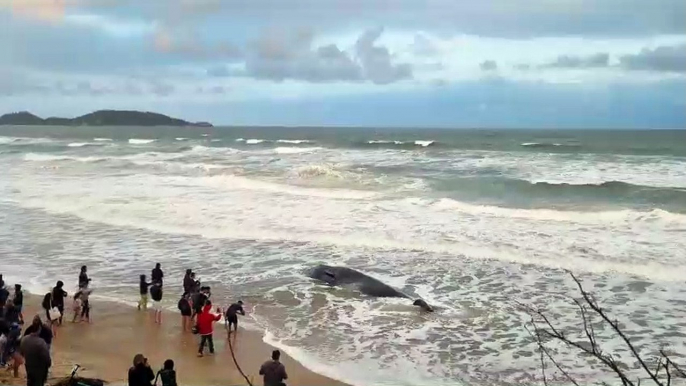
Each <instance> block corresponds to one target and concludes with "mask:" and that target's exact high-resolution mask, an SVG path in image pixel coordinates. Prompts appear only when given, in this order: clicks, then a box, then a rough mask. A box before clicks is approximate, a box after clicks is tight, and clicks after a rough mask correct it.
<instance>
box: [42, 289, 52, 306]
mask: <svg viewBox="0 0 686 386" xmlns="http://www.w3.org/2000/svg"><path fill="white" fill-rule="evenodd" d="M41 306H43V309H44V310H49V309H51V308H52V292H48V293H47V294H45V296H43V303H41Z"/></svg>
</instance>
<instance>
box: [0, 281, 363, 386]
mask: <svg viewBox="0 0 686 386" xmlns="http://www.w3.org/2000/svg"><path fill="white" fill-rule="evenodd" d="M91 299H92V301H91V302H92V309H91V316H92V318H93V323H92V324H88V323H72V322H71V318H72V316H73V313H72V311H71V299H69V298H68V299H67V300H66V302H65V319H64V323H63V325H62V326H61V327H58V329H57V337H56V338H55V340H54V341H53V345H52V357H53V367H52V369H51V374H50V378H49V382H54V381H55V380H58V379H60V378H62V377H65V376H68V375H69V373H70V372H71V369H72V368H73V366H74V365H75V364H79V365H81V370H79V375H81V376H85V377H97V378H101V379H103V380H106V381H107V382H108V383H109V384H126V383H127V371H128V368H129V367H130V366H131V361H132V359H133V356H134V355H135V354H137V353H142V354H144V355H145V356H146V357H147V358H149V360H150V364H151V367H152V368H153V370H154V371H155V372H156V371H157V370H158V369H159V368H161V366H162V363H163V362H164V360H166V359H173V360H174V362H175V363H176V366H175V368H176V371H177V379H178V382H179V384H181V385H208V386H209V385H217V384H223V385H247V382H246V381H245V379H244V378H243V377H242V376H241V374H240V373H239V371H238V369H237V368H236V366H235V364H234V362H233V359H232V357H231V352H230V350H229V345H228V341H227V336H226V330H225V329H224V324H223V322H218V323H216V324H215V330H214V344H215V351H216V354H215V355H205V357H203V358H198V357H197V345H198V341H199V338H198V337H197V336H196V335H193V334H191V333H190V332H186V333H184V332H182V331H181V320H180V319H181V317H180V315H179V314H178V313H174V312H171V311H168V310H164V311H163V321H162V325H161V326H158V325H156V324H155V323H154V321H153V311H152V309H151V307H150V306H149V307H148V310H147V312H144V311H138V310H136V308H133V307H131V306H130V305H126V304H123V303H119V302H115V301H111V300H102V298H101V297H91ZM41 301H42V296H38V295H36V294H33V293H28V292H26V291H25V299H24V319H25V321H26V324H25V325H24V326H23V329H25V328H26V326H27V325H28V324H29V323H30V321H31V319H32V318H33V316H34V315H37V314H38V315H41V316H42V317H43V319H45V316H44V314H45V311H44V310H42V308H41V306H40V303H41ZM264 339H265V338H264V333H261V332H257V331H253V330H251V329H246V328H245V327H244V326H241V328H240V330H239V333H238V335H237V336H234V335H233V334H232V345H233V348H234V353H235V356H236V360H237V361H238V364H239V366H240V367H241V369H242V370H243V371H244V372H245V374H246V375H247V376H248V378H249V379H251V382H252V383H253V384H254V385H261V384H262V378H261V376H259V374H258V370H259V367H260V366H261V364H262V363H263V362H265V361H266V360H268V359H269V358H270V355H271V351H272V350H274V349H276V348H277V347H274V346H272V345H269V344H267V343H265V342H264ZM281 362H282V363H283V364H284V365H285V366H286V371H287V373H288V376H289V379H288V380H287V384H289V385H290V384H293V385H300V386H321V385H331V386H351V385H348V384H346V383H343V382H341V381H337V380H334V379H332V378H329V377H327V376H325V375H322V374H320V373H317V372H314V371H312V370H310V369H309V368H307V367H305V365H304V364H302V363H300V362H298V361H297V360H295V359H294V358H293V357H291V356H290V355H288V354H287V353H286V352H284V351H283V350H282V355H281ZM0 373H2V375H0V384H10V385H23V384H25V382H26V381H25V375H24V370H23V368H22V369H20V378H14V379H13V378H11V376H10V377H9V378H8V377H7V375H10V374H9V373H6V374H5V372H0Z"/></svg>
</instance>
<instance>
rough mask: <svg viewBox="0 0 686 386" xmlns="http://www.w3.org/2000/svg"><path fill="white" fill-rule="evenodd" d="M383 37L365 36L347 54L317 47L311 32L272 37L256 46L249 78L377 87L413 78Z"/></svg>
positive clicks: (248, 66) (369, 33) (373, 33)
mask: <svg viewBox="0 0 686 386" xmlns="http://www.w3.org/2000/svg"><path fill="white" fill-rule="evenodd" d="M382 33H383V29H381V28H378V29H373V30H368V31H366V32H364V33H363V34H362V35H361V36H360V37H359V38H358V39H357V42H356V43H355V49H354V53H348V52H346V51H343V50H341V49H340V48H339V47H338V46H337V45H335V44H328V45H322V46H319V47H313V40H314V34H313V33H312V31H310V30H298V31H296V32H295V33H292V34H291V35H289V36H286V37H284V36H283V35H282V34H275V33H272V34H268V35H266V36H263V37H262V38H261V39H259V40H258V41H257V42H256V43H255V44H254V45H253V52H252V53H251V55H249V56H248V58H247V60H246V63H245V67H246V75H248V76H251V77H255V78H258V79H268V80H274V81H283V80H285V79H295V80H304V81H308V82H331V81H347V82H361V81H369V82H372V83H376V84H388V83H393V82H396V81H399V80H402V79H409V78H412V67H411V66H410V65H409V64H403V63H400V64H395V63H393V60H392V58H391V54H390V52H389V50H388V48H386V47H384V46H379V45H377V44H376V41H377V40H378V39H379V37H380V36H381V34H382ZM227 72H228V70H227V71H222V70H221V69H213V71H212V72H211V75H215V76H219V75H228V74H227ZM208 73H209V72H208Z"/></svg>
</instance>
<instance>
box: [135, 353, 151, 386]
mask: <svg viewBox="0 0 686 386" xmlns="http://www.w3.org/2000/svg"><path fill="white" fill-rule="evenodd" d="M154 380H155V373H154V372H153V371H152V369H151V368H150V364H148V358H146V357H145V356H144V355H143V354H136V356H135V357H133V366H132V367H131V368H130V369H129V386H152V381H154Z"/></svg>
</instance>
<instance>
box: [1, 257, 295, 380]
mask: <svg viewBox="0 0 686 386" xmlns="http://www.w3.org/2000/svg"><path fill="white" fill-rule="evenodd" d="M90 283H91V279H90V278H89V277H88V268H87V267H86V266H85V265H84V266H82V267H81V270H80V272H79V276H78V290H77V291H76V292H75V293H74V295H73V299H72V300H73V301H72V310H73V319H72V322H73V323H80V322H86V323H92V319H91V313H90V312H91V307H92V304H91V299H90V295H91V293H92V292H93V290H92V289H91V288H90ZM163 287H164V272H163V271H162V267H161V265H160V264H159V263H158V264H156V266H155V268H154V269H153V270H152V272H151V276H150V282H148V281H147V276H146V275H140V283H139V290H140V291H139V292H140V300H139V302H138V309H139V310H141V311H147V309H148V303H149V299H148V296H149V297H150V298H151V299H152V308H153V310H154V313H153V318H154V323H155V324H158V325H160V324H162V314H163V312H162V311H163V307H162V298H163V293H164V291H163ZM68 296H69V295H68V293H67V291H65V289H64V283H63V282H62V281H57V283H56V285H55V287H53V289H52V290H51V291H50V292H48V293H46V294H45V296H44V297H43V301H42V304H41V305H42V308H43V310H44V311H45V321H43V318H42V317H41V316H40V315H36V316H35V317H34V318H33V319H32V322H31V324H30V325H29V326H28V327H27V328H26V329H25V330H24V331H23V333H22V326H23V325H24V324H25V323H24V315H23V305H24V294H23V291H22V286H21V285H20V284H15V286H14V292H13V293H10V291H9V290H8V289H7V288H6V287H5V282H4V280H3V277H2V275H1V274H0V367H7V368H8V370H10V371H12V372H13V375H14V376H15V377H18V376H19V369H20V368H21V366H22V365H23V366H24V368H25V370H26V375H27V385H28V386H43V385H45V382H46V381H47V378H48V372H49V369H50V367H51V365H52V361H51V347H52V342H53V339H55V338H57V332H58V328H59V326H61V325H62V323H63V319H64V312H65V300H66V299H67V298H68ZM211 296H212V295H211V290H210V287H209V286H203V285H201V283H200V281H199V280H198V279H197V278H196V274H195V272H193V271H192V270H191V269H188V270H186V273H185V276H184V278H183V293H182V295H181V298H180V299H179V301H178V304H177V306H178V309H179V311H180V313H181V319H182V330H183V332H184V333H192V334H196V335H198V336H199V345H198V356H199V357H203V356H204V355H205V352H206V351H205V349H206V348H207V351H208V352H209V354H210V355H212V354H214V352H215V350H214V349H215V347H214V325H215V323H216V322H218V321H220V320H221V319H222V317H223V318H224V321H225V328H226V331H227V338H229V339H230V338H231V333H232V332H234V333H237V332H238V315H245V310H244V309H243V302H242V301H241V300H238V301H237V302H235V303H233V304H231V305H230V306H228V307H227V308H226V309H225V310H224V312H222V309H221V308H219V307H217V308H215V309H213V304H212V300H211ZM280 355H281V353H280V352H279V351H278V350H274V352H273V353H272V359H271V360H269V361H267V362H265V363H264V364H263V365H262V366H261V368H260V371H259V373H260V375H262V376H263V378H264V385H265V386H285V383H284V381H285V380H286V379H287V374H286V370H285V367H284V366H283V364H281V362H280ZM158 379H159V380H160V382H161V384H162V386H176V385H177V383H176V372H175V370H174V361H173V360H171V359H168V360H166V361H165V362H164V365H163V367H162V369H160V370H159V371H158V372H157V373H155V372H154V371H153V370H152V368H151V366H150V364H149V363H148V359H147V358H146V357H145V356H144V355H143V354H137V355H136V356H135V357H134V360H133V366H132V367H131V368H130V369H129V373H128V384H129V386H152V385H153V384H154V385H157V381H158Z"/></svg>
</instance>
